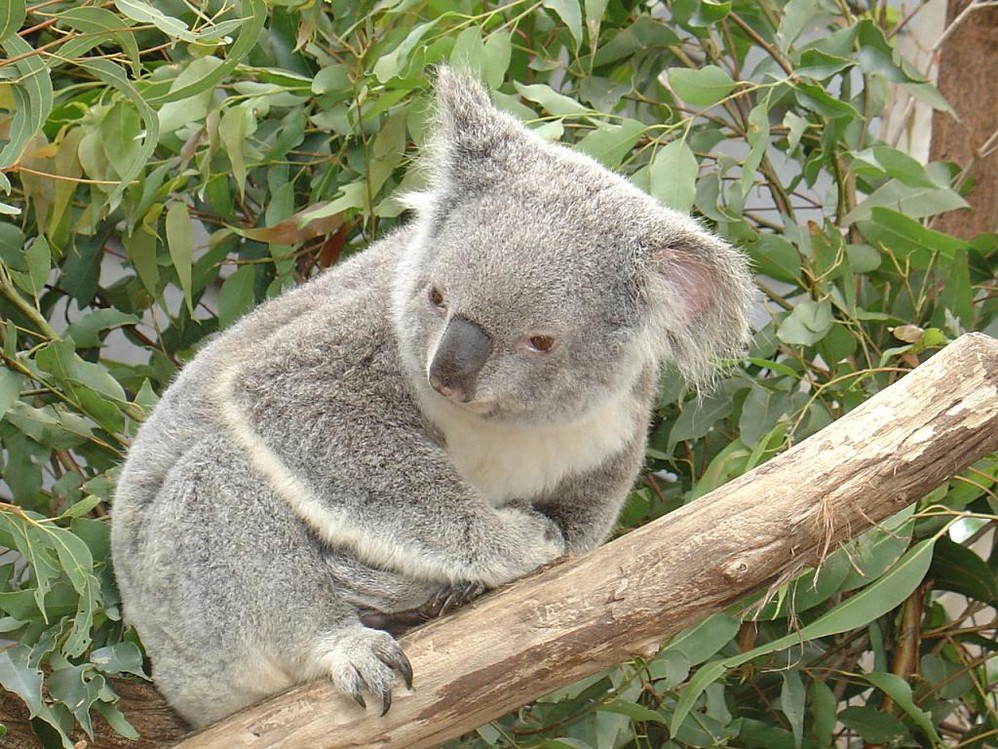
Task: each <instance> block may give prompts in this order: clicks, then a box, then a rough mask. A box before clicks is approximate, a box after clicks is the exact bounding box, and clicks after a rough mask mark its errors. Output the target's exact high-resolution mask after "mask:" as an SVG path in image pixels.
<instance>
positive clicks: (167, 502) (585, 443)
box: [112, 69, 752, 726]
mask: <svg viewBox="0 0 998 749" xmlns="http://www.w3.org/2000/svg"><path fill="white" fill-rule="evenodd" d="M436 89H437V95H438V100H439V103H438V111H439V115H438V122H437V130H438V135H437V137H436V138H435V140H434V142H433V144H432V145H431V147H430V148H429V158H430V160H431V162H432V167H431V169H432V179H431V186H430V188H429V189H428V191H427V192H426V193H425V194H423V195H418V196H414V197H413V203H414V204H415V205H416V206H417V207H418V210H417V218H416V219H415V221H414V222H413V223H412V224H411V225H410V226H409V227H407V228H404V229H402V230H399V231H396V232H395V233H393V234H391V235H389V236H387V237H386V238H384V239H382V240H381V241H380V242H378V243H377V244H375V245H373V246H372V247H371V248H369V249H368V250H366V251H365V252H363V253H361V254H359V255H358V256H356V257H354V258H352V259H350V260H349V261H347V262H344V263H342V264H341V265H339V266H338V267H336V268H334V269H333V270H331V271H329V272H327V273H325V274H323V275H322V276H320V277H319V278H317V279H315V280H313V281H311V282H309V283H307V284H305V285H303V286H302V287H300V288H298V289H296V290H294V291H292V292H290V293H288V294H286V295H284V296H283V297H281V298H279V299H277V300H274V301H271V302H268V303H267V304H264V305H262V306H261V307H260V308H258V309H257V310H255V311H254V312H252V313H251V314H249V315H247V316H246V317H245V318H244V319H243V320H241V321H240V322H239V323H238V324H236V325H235V326H233V327H232V328H231V329H230V330H229V331H227V332H226V333H224V334H223V335H221V336H220V337H218V338H217V339H216V340H214V341H213V342H212V343H211V344H209V345H208V346H206V347H205V348H204V349H203V350H202V351H201V352H200V353H199V354H198V356H197V357H196V358H195V359H194V360H193V361H192V362H191V363H190V364H189V365H188V366H187V367H186V368H185V369H184V370H183V372H182V373H181V374H180V376H179V377H178V378H177V380H176V382H175V383H174V384H173V385H172V386H171V387H170V388H169V389H168V390H167V392H166V393H165V394H164V396H163V399H162V401H161V402H160V404H159V406H158V407H157V408H156V409H155V411H154V413H153V414H152V415H151V417H150V418H149V420H148V421H147V422H146V424H144V425H143V427H142V429H141V430H140V432H139V434H138V436H137V438H136V440H135V442H134V444H133V446H132V448H131V451H130V453H129V456H128V460H127V462H126V464H125V466H124V469H123V471H122V474H121V478H120V481H119V485H118V491H117V495H116V498H115V504H114V524H113V530H112V543H113V552H114V562H115V569H116V572H117V576H118V581H119V585H120V588H121V593H122V598H123V601H124V606H125V614H126V617H127V620H128V621H129V622H131V623H132V624H134V625H135V627H136V628H137V629H138V631H139V633H140V635H141V636H142V640H143V642H144V643H145V646H146V649H147V651H148V653H149V656H150V657H151V659H152V663H153V676H154V678H155V681H156V683H157V685H158V686H159V688H160V690H161V691H162V692H163V694H164V695H165V696H166V697H167V699H168V700H169V701H170V703H171V704H172V705H173V706H174V707H176V708H177V710H178V711H179V712H180V713H181V714H182V715H183V716H184V717H185V718H186V719H187V720H189V721H190V722H191V723H192V724H194V725H196V726H201V725H204V724H206V723H208V722H211V721H213V720H216V719H218V718H220V717H222V716H224V715H226V714H228V713H230V712H233V711H235V710H237V709H238V708H240V707H242V706H244V705H247V704H249V703H251V702H253V701H255V700H257V699H259V698H262V697H264V696H266V695H267V694H270V693H272V692H275V691H278V690H280V689H282V688H284V687H286V686H289V685H291V684H293V683H296V682H300V681H303V680H308V679H315V678H322V677H325V678H331V679H332V680H333V682H334V683H335V684H336V686H337V687H338V688H339V689H341V690H343V691H344V692H346V693H348V694H351V695H354V696H355V697H356V698H358V701H360V702H363V694H364V693H372V694H374V695H375V696H376V697H378V698H379V699H380V700H381V701H382V705H383V706H384V707H385V708H386V709H387V705H388V704H389V700H390V693H391V687H392V683H393V681H394V679H395V677H396V674H397V673H402V674H403V676H405V677H407V678H408V674H407V673H406V671H407V668H408V665H407V662H406V661H405V656H404V655H403V654H402V652H401V650H400V649H399V647H398V645H397V643H396V642H395V641H394V640H393V639H392V638H391V637H390V636H389V635H388V634H386V633H385V632H382V631H380V630H376V629H372V628H368V627H365V626H364V625H363V624H362V623H361V621H360V618H359V616H360V612H361V611H363V610H375V611H378V612H386V613H391V612H394V611H403V610H408V609H413V608H416V607H419V606H421V605H423V604H426V603H427V602H431V601H437V600H441V589H445V588H447V587H448V586H456V587H457V588H461V587H462V586H465V587H468V586H471V587H474V586H475V585H480V586H486V587H494V586H497V585H500V584H502V583H504V582H507V581H509V580H512V579H514V578H516V577H518V576H521V575H523V574H525V573H528V572H530V571H531V570H533V569H536V568H537V567H538V566H540V565H543V564H545V563H546V562H549V561H551V560H552V559H555V558H556V557H558V556H560V555H562V554H564V553H566V552H567V553H571V554H579V553H583V552H585V551H588V550H590V549H592V548H593V547H595V546H596V545H598V544H599V543H601V542H602V541H603V540H604V539H605V538H606V536H607V535H608V534H609V533H610V531H611V529H612V526H613V523H614V521H615V519H616V516H617V513H618V511H619V509H620V506H621V504H622V502H623V501H624V498H625V497H626V495H627V493H628V491H629V489H630V486H631V483H632V482H633V480H634V477H635V475H636V473H637V471H638V470H639V468H640V465H641V462H642V458H643V454H644V447H645V439H646V430H647V426H648V420H649V415H650V411H651V407H652V402H653V397H654V390H655V382H656V376H657V373H658V369H659V366H660V364H661V363H662V362H663V361H671V362H673V363H674V364H675V366H677V367H678V369H679V370H680V371H681V372H682V373H683V374H685V375H686V376H687V377H688V378H689V379H690V380H691V381H692V382H693V383H694V384H699V383H702V382H703V381H705V380H706V379H708V378H709V376H710V372H711V370H712V367H713V366H714V363H715V360H716V359H717V357H719V356H727V355H732V354H735V353H736V352H737V351H738V350H739V348H740V347H741V346H742V345H743V342H744V340H745V338H746V335H747V323H746V314H747V306H748V303H749V300H750V298H751V295H752V292H751V288H752V285H751V281H750V277H749V274H748V272H747V268H746V264H745V261H744V260H743V258H742V256H741V255H740V254H738V253H737V252H735V251H734V250H732V249H731V248H730V247H728V246H727V245H726V244H724V243H723V242H721V241H720V240H719V239H717V238H715V237H713V236H711V235H710V234H708V233H707V232H706V231H704V230H703V229H702V228H701V227H700V226H698V225H697V224H696V223H695V222H694V221H692V220H691V219H689V218H687V217H684V216H681V215H678V214H676V213H675V212H673V211H670V210H667V209H665V208H663V207H661V206H660V205H658V204H657V203H656V202H655V201H654V200H652V199H651V198H649V197H648V196H646V195H644V194H643V193H641V192H640V191H638V190H636V189H635V188H634V187H632V186H631V185H630V184H629V183H628V182H627V181H626V180H624V179H622V178H620V177H618V176H616V175H613V174H611V173H610V172H608V171H606V170H605V169H603V168H602V167H600V166H598V165H597V164H596V163H595V162H593V161H592V160H590V159H588V158H587V157H584V156H581V155H579V154H577V153H575V152H573V151H570V150H568V149H566V148H562V147H560V146H556V145H551V144H548V143H544V142H542V141H541V140H539V139H538V138H537V137H535V136H534V135H532V134H531V133H529V132H528V131H527V130H525V129H524V128H523V127H522V126H521V125H520V124H519V123H518V122H516V121H515V120H514V119H513V118H512V117H509V116H508V115H505V114H502V113H500V112H498V111H497V110H496V109H494V108H493V106H492V104H491V102H490V101H489V98H488V95H487V94H486V93H485V91H484V90H483V89H482V88H481V86H480V85H479V84H477V83H476V82H475V81H473V80H472V79H470V78H469V77H467V76H465V75H463V74H460V73H456V72H454V71H451V70H447V69H443V70H441V71H440V72H439V76H438V80H437V84H436ZM549 343H553V345H551V346H548V344H549ZM544 349H547V350H546V351H545V350H544ZM431 373H432V374H433V375H434V378H435V379H434V382H435V384H436V385H437V387H438V389H441V390H442V392H446V393H448V394H449V397H444V395H441V393H440V392H437V391H436V390H434V389H433V387H431V385H430V382H429V375H430V374H431Z"/></svg>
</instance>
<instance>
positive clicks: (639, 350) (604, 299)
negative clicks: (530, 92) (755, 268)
mask: <svg viewBox="0 0 998 749" xmlns="http://www.w3.org/2000/svg"><path fill="white" fill-rule="evenodd" d="M436 93H437V111H438V118H437V132H436V136H435V139H434V140H433V142H432V143H431V145H430V146H429V158H430V161H431V170H432V177H431V181H430V187H429V189H428V190H427V191H426V192H424V193H421V194H419V195H418V196H415V198H414V199H413V200H412V201H411V202H412V204H413V206H414V207H415V208H416V211H417V226H416V229H415V231H414V233H413V239H412V242H411V244H410V246H409V247H408V248H407V249H406V255H405V257H404V258H403V259H402V261H401V268H400V274H399V277H398V279H397V281H396V286H395V293H394V300H393V304H394V318H395V326H396V331H397V334H398V336H399V339H400V341H401V348H402V354H403V359H404V361H405V364H406V366H407V368H408V369H409V372H410V376H412V377H413V378H417V379H419V380H420V383H419V385H420V386H421V387H422V386H429V387H432V388H433V390H434V391H435V393H434V394H433V395H432V396H431V397H439V398H443V399H446V400H449V401H451V402H452V403H455V404H458V405H459V406H460V407H462V408H465V409H467V410H468V411H470V412H473V413H478V414H481V415H482V416H483V418H489V419H493V420H504V421H511V422H517V423H568V422H571V421H574V420H575V419H577V418H579V417H581V416H583V415H584V414H585V413H586V412H587V411H590V410H591V409H593V408H596V407H598V406H600V405H602V404H604V403H606V402H607V401H608V399H611V398H613V397H614V396H615V395H616V394H618V393H622V392H626V391H628V390H630V389H632V388H634V387H635V386H636V384H637V382H638V381H639V379H640V378H642V376H645V377H647V375H648V374H649V373H650V372H653V371H656V370H657V367H658V365H659V364H661V363H662V362H664V361H671V362H672V363H673V364H674V365H675V367H676V368H677V369H678V370H679V371H680V372H681V373H682V374H683V375H684V376H685V377H686V378H687V379H688V380H689V381H691V383H692V384H693V385H695V386H696V385H700V384H702V383H704V382H705V381H706V380H708V379H709V377H710V373H711V372H712V371H713V369H714V366H715V365H716V362H717V359H718V358H720V357H724V356H731V355H734V354H736V353H737V352H738V351H739V350H740V348H741V347H742V345H743V344H744V341H745V339H746V337H747V334H748V326H747V320H746V318H747V311H748V310H747V308H748V305H749V303H750V300H751V297H752V283H751V278H750V276H749V273H748V270H747V265H746V262H745V260H744V258H743V257H742V256H741V255H740V254H739V253H737V252H736V251H734V250H733V249H731V248H730V247H729V246H728V245H727V244H725V243H724V242H722V241H721V240H719V239H718V238H716V237H714V236H712V235H711V234H709V233H708V232H706V231H705V230H703V229H702V228H701V227H700V226H699V225H698V224H697V223H696V222H695V221H693V220H692V219H690V218H688V217H686V216H683V215H681V214H678V213H676V212H674V211H672V210H669V209H667V208H664V207H663V206H661V205H660V204H658V203H657V202H656V201H655V200H654V199H652V198H651V197H649V196H647V195H645V194H644V193H642V192H641V191H640V190H638V189H636V188H635V187H634V186H632V185H631V184H630V183H629V182H627V181H626V180H625V179H623V178H622V177H620V176H619V175H616V174H613V173H612V172H610V171H608V170H606V169H605V168H603V167H602V166H600V165H599V164H597V163H596V162H595V161H593V160H592V159H590V158H588V157H586V156H583V155H581V154H578V153H576V152H574V151H571V150H569V149H567V148H565V147H563V146H559V145H555V144H550V143H546V142H544V141H543V140H541V139H540V138H538V137H537V136H535V135H534V134H532V133H531V132H529V131H528V130H526V129H525V128H524V127H523V126H522V125H521V124H520V123H519V122H517V121H516V120H515V119H514V118H513V117H511V116H509V115H507V114H504V113H502V112H499V111H497V110H496V109H495V107H494V106H493V105H492V103H491V101H490V100H489V97H488V95H487V93H486V92H485V90H484V89H483V88H482V87H481V85H480V84H478V83H477V82H476V81H475V80H474V79H472V78H471V77H470V76H467V75H464V74H461V73H457V72H454V71H452V70H449V69H446V68H444V69H441V70H440V71H439V73H438V77H437V83H436ZM427 389H428V388H427Z"/></svg>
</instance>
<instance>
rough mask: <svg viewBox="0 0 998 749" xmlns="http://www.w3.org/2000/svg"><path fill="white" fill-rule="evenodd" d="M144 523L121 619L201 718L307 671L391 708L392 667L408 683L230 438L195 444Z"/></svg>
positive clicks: (174, 697) (188, 715)
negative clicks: (134, 581) (142, 540)
mask: <svg viewBox="0 0 998 749" xmlns="http://www.w3.org/2000/svg"><path fill="white" fill-rule="evenodd" d="M144 523H145V525H146V527H145V529H144V530H145V531H146V532H145V533H144V534H143V537H144V538H145V539H146V543H145V544H144V547H143V548H139V549H136V550H135V558H131V559H129V560H127V561H128V564H129V566H130V567H131V568H133V570H134V573H133V574H132V575H131V577H132V578H136V579H141V581H142V582H141V584H140V585H137V586H135V587H134V589H132V590H131V591H130V596H129V597H128V598H127V599H126V600H125V613H126V617H127V618H128V621H129V622H131V623H133V624H134V625H135V626H136V629H138V631H139V634H140V635H141V637H142V640H143V642H144V644H145V646H146V649H147V652H148V653H149V656H150V658H151V660H152V670H153V680H154V681H155V682H156V684H157V686H158V687H159V688H160V690H161V691H162V692H163V694H164V696H166V697H167V699H168V701H169V702H170V703H171V704H172V705H173V706H174V707H175V708H176V709H177V710H178V712H180V713H181V715H182V716H183V717H184V718H185V719H187V720H188V721H189V722H191V723H192V724H194V725H195V726H199V727H200V726H204V725H206V724H208V723H210V722H212V721H214V720H217V719H218V718H220V717H223V716H224V715H227V714H229V713H231V712H234V711H236V710H238V709H240V708H242V707H245V706H246V705H249V704H251V703H253V702H256V701H258V700H260V699H262V698H263V697H266V696H267V695H269V694H273V693H275V692H278V691H281V690H283V689H285V688H287V687H289V686H291V685H292V684H294V683H296V682H301V681H306V680H310V679H316V678H330V679H332V681H333V682H334V684H335V685H336V686H337V687H338V688H339V689H340V690H342V691H344V692H345V693H347V694H349V695H351V696H353V697H354V698H355V699H357V701H358V702H363V692H365V691H367V692H370V693H372V694H373V695H375V696H376V697H377V698H378V699H379V700H380V701H381V704H382V706H383V707H384V708H387V707H388V706H389V705H390V704H391V685H392V683H393V681H394V680H395V678H396V675H397V674H399V675H401V676H402V678H403V680H404V681H406V682H407V683H411V678H412V676H411V670H410V668H409V663H408V661H407V660H406V659H405V655H404V654H403V653H402V651H401V649H400V648H399V646H398V644H397V643H396V642H395V640H394V639H392V637H391V636H390V635H389V634H387V633H386V632H382V631H378V630H374V629H369V628H367V627H364V626H363V625H362V624H361V623H360V621H359V619H358V611H357V606H356V605H355V604H354V603H353V602H352V601H350V600H348V598H349V596H344V591H343V589H342V586H341V585H339V584H338V583H337V580H336V578H335V576H334V575H333V574H332V572H331V569H330V565H329V564H328V563H327V561H326V560H325V559H324V550H323V548H322V547H321V546H320V545H319V544H318V542H316V540H315V539H314V537H313V536H312V535H311V534H310V533H309V532H308V530H307V529H306V528H305V526H304V525H303V524H302V522H301V521H300V520H299V519H298V518H297V517H296V516H295V515H294V514H293V513H292V512H291V510H290V509H289V508H288V506H287V504H286V503H285V502H284V501H283V500H281V499H279V498H277V497H275V496H274V494H273V492H272V491H271V489H270V488H269V486H268V485H267V483H266V482H265V481H263V480H261V479H259V478H258V477H257V476H256V475H255V474H254V471H253V468H252V466H251V465H249V464H248V463H247V461H246V459H245V458H244V456H242V455H241V454H240V452H239V451H238V450H237V449H236V448H234V447H233V446H232V445H231V443H229V442H228V441H227V440H226V439H225V438H223V437H213V438H211V439H209V440H205V441H204V442H203V443H201V444H198V445H195V446H194V447H192V448H191V449H190V450H189V451H188V453H187V454H186V455H185V456H184V458H183V460H182V461H181V462H179V463H178V464H177V465H176V466H175V467H174V469H173V470H172V471H171V473H170V474H169V476H168V477H167V479H166V481H165V482H164V484H163V487H162V489H161V491H160V493H159V495H158V496H157V497H156V500H155V502H153V503H152V504H151V506H150V508H149V511H148V514H147V515H146V516H145V519H144ZM358 698H359V699H358Z"/></svg>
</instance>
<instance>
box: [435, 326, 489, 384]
mask: <svg viewBox="0 0 998 749" xmlns="http://www.w3.org/2000/svg"><path fill="white" fill-rule="evenodd" d="M491 353H492V339H491V338H490V337H489V334H488V333H486V332H485V331H484V330H483V329H482V327H481V326H480V325H478V323H474V322H472V321H471V320H467V319H465V318H463V317H454V318H451V321H450V322H449V323H447V328H446V329H445V330H444V334H443V337H442V338H441V339H440V344H439V345H438V346H437V351H436V353H435V354H434V355H433V361H432V362H430V385H432V386H433V389H434V390H436V391H437V392H438V393H440V394H441V395H443V396H444V397H446V398H450V399H451V400H455V401H461V402H464V401H468V400H471V398H472V395H473V394H474V392H475V380H476V379H477V378H478V373H479V371H481V368H482V365H483V364H485V362H486V360H487V359H488V358H489V354H491Z"/></svg>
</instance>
